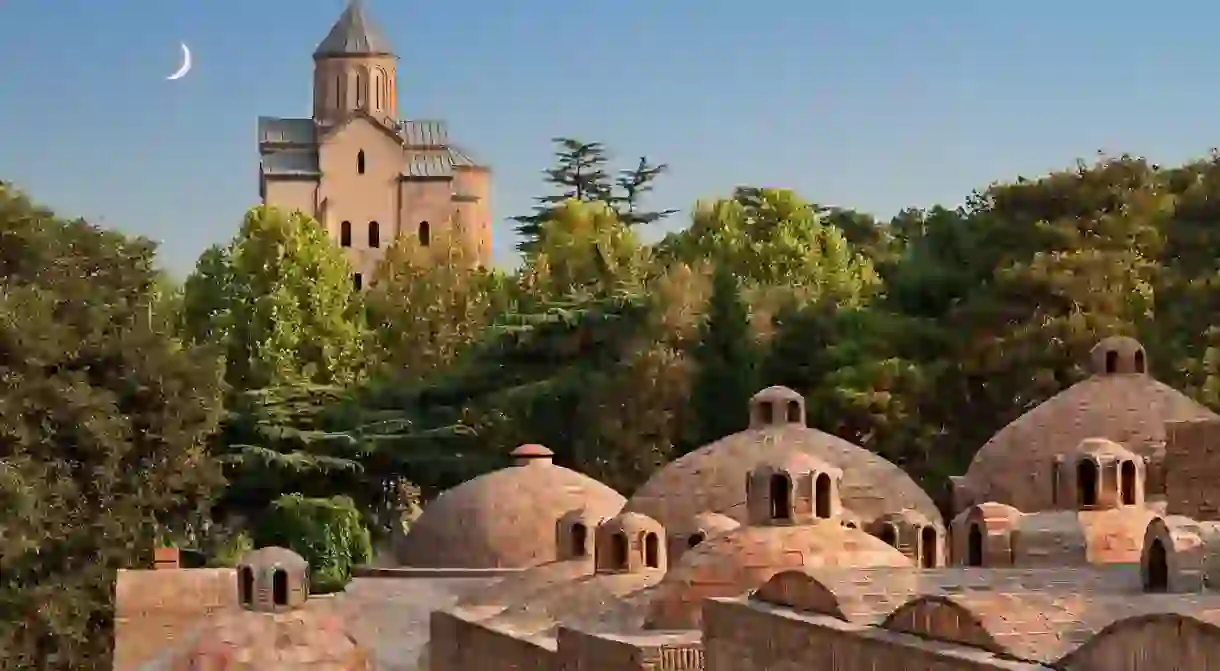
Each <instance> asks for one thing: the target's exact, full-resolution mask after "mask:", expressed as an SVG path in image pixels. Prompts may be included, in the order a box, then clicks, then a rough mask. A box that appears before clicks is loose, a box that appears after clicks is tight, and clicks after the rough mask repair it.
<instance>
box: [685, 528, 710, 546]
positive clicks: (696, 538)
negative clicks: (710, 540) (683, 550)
mask: <svg viewBox="0 0 1220 671" xmlns="http://www.w3.org/2000/svg"><path fill="white" fill-rule="evenodd" d="M705 540H707V536H706V535H704V533H703V532H702V531H696V532H695V533H693V534H691V535H690V538H687V539H686V547H687V548H693V547H695V546H696V545H698V544H700V543H702V542H703V541H705Z"/></svg>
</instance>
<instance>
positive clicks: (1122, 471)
mask: <svg viewBox="0 0 1220 671" xmlns="http://www.w3.org/2000/svg"><path fill="white" fill-rule="evenodd" d="M1118 482H1119V487H1120V489H1121V490H1122V501H1123V505H1124V506H1133V505H1135V462H1134V461H1130V460H1126V461H1123V463H1122V465H1121V466H1119V469H1118Z"/></svg>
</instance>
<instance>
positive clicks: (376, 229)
mask: <svg viewBox="0 0 1220 671" xmlns="http://www.w3.org/2000/svg"><path fill="white" fill-rule="evenodd" d="M380 246H381V225H380V224H378V223H377V222H375V221H370V222H369V247H371V248H373V249H377V248H378V247H380Z"/></svg>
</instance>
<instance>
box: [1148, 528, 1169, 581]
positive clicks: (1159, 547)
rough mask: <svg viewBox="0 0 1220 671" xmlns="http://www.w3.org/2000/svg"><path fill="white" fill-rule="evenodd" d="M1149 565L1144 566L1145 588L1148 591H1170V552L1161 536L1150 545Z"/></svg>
mask: <svg viewBox="0 0 1220 671" xmlns="http://www.w3.org/2000/svg"><path fill="white" fill-rule="evenodd" d="M1146 561H1147V562H1148V565H1147V566H1146V567H1145V568H1144V589H1145V590H1146V591H1148V592H1167V591H1169V553H1168V552H1166V550H1165V543H1164V541H1162V540H1161V539H1159V538H1154V539H1152V544H1151V545H1149V546H1148V558H1147V560H1146Z"/></svg>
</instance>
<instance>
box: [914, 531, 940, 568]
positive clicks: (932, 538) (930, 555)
mask: <svg viewBox="0 0 1220 671" xmlns="http://www.w3.org/2000/svg"><path fill="white" fill-rule="evenodd" d="M939 541H940V536H939V535H938V534H937V533H936V528H935V527H924V528H923V529H921V530H920V532H919V545H920V548H919V549H920V559H922V560H923V561H922V563H923V567H924V568H936V558H937V556H938V555H939V554H940V542H939Z"/></svg>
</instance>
